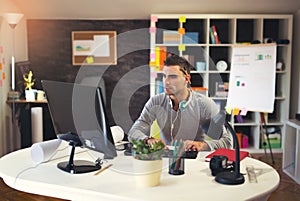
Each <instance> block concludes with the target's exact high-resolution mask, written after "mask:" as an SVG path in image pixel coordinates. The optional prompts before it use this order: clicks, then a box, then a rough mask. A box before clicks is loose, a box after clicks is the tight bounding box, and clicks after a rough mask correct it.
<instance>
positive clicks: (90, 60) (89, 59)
mask: <svg viewBox="0 0 300 201" xmlns="http://www.w3.org/2000/svg"><path fill="white" fill-rule="evenodd" d="M86 63H88V64H92V63H94V57H87V58H86Z"/></svg>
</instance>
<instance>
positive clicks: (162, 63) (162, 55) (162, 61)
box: [159, 46, 167, 71]
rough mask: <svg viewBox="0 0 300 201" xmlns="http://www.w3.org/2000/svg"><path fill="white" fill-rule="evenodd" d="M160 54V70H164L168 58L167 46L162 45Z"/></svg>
mask: <svg viewBox="0 0 300 201" xmlns="http://www.w3.org/2000/svg"><path fill="white" fill-rule="evenodd" d="M159 53H160V55H159V59H160V61H159V64H160V70H161V71H162V70H163V69H164V66H165V60H166V58H167V47H165V46H162V47H160V51H159Z"/></svg>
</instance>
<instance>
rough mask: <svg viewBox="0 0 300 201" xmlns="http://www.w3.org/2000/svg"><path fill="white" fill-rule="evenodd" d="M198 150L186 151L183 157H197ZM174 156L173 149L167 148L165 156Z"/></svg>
mask: <svg viewBox="0 0 300 201" xmlns="http://www.w3.org/2000/svg"><path fill="white" fill-rule="evenodd" d="M197 155H198V151H185V152H183V153H182V156H181V158H187V159H195V158H197ZM172 156H173V150H165V151H164V155H163V157H165V158H170V157H172Z"/></svg>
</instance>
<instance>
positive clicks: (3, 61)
mask: <svg viewBox="0 0 300 201" xmlns="http://www.w3.org/2000/svg"><path fill="white" fill-rule="evenodd" d="M2 64H3V65H5V58H4V57H3V58H2Z"/></svg>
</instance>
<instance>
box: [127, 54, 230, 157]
mask: <svg viewBox="0 0 300 201" xmlns="http://www.w3.org/2000/svg"><path fill="white" fill-rule="evenodd" d="M189 69H190V64H189V63H188V61H186V60H185V59H184V58H182V57H179V56H176V55H172V56H170V57H167V59H166V61H165V67H164V71H163V82H164V90H165V93H162V94H157V95H155V96H153V97H151V98H150V99H149V100H148V102H147V103H146V104H145V106H144V108H143V111H142V113H141V115H140V117H139V118H138V119H137V120H136V122H135V123H134V124H133V126H132V128H131V129H130V131H129V133H128V138H129V140H130V141H131V140H132V139H135V140H144V141H146V142H147V143H148V144H151V143H156V142H157V141H158V139H154V138H152V137H149V133H150V127H151V125H152V123H153V122H154V121H155V120H156V121H157V123H158V126H159V128H160V130H161V136H160V139H159V140H161V141H163V142H164V143H165V144H167V145H171V144H172V143H173V142H174V140H176V139H178V140H179V139H182V140H184V147H185V150H198V151H201V150H215V149H218V148H221V147H222V148H230V147H231V145H232V144H231V143H232V142H231V136H230V135H229V134H228V133H227V132H226V129H225V127H224V128H223V133H222V135H221V138H220V139H219V140H206V139H205V135H204V133H203V131H202V129H201V123H200V122H201V120H205V119H210V118H212V117H213V116H215V115H216V114H217V113H218V112H219V111H218V107H217V105H216V104H215V102H214V101H213V100H212V99H210V98H208V97H206V96H204V95H202V94H200V93H198V92H194V91H192V90H191V89H190V88H189V86H190V74H189Z"/></svg>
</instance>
